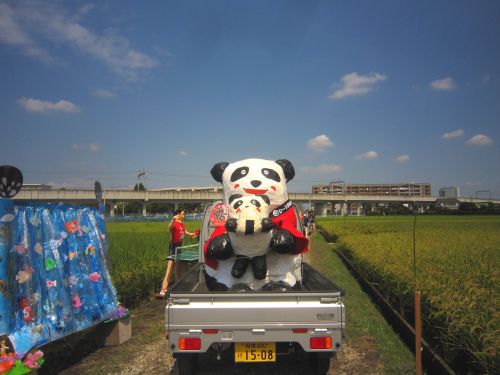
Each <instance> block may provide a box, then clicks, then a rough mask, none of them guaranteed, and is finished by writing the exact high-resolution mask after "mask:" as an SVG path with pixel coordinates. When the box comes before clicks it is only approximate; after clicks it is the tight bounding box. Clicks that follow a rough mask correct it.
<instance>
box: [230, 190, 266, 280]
mask: <svg viewBox="0 0 500 375" xmlns="http://www.w3.org/2000/svg"><path fill="white" fill-rule="evenodd" d="M269 202H270V201H269V198H268V197H267V196H265V195H255V196H250V195H248V196H244V195H242V194H233V195H232V196H230V197H229V219H228V221H227V223H226V228H227V231H228V235H229V240H230V241H231V245H232V248H233V251H234V253H235V254H236V256H237V259H236V260H235V262H234V265H233V268H232V270H231V275H232V276H233V277H235V278H237V279H240V278H241V277H242V276H243V275H244V273H245V271H246V269H247V267H248V264H249V263H250V264H251V265H252V271H253V275H254V277H255V279H257V280H262V279H264V278H265V277H266V273H267V264H266V253H267V251H268V250H269V243H270V242H271V236H272V228H273V222H272V220H271V219H269V217H268V216H269Z"/></svg>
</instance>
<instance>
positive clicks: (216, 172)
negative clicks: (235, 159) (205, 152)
mask: <svg viewBox="0 0 500 375" xmlns="http://www.w3.org/2000/svg"><path fill="white" fill-rule="evenodd" d="M228 165H229V163H228V162H227V161H221V162H220V163H217V164H215V165H214V166H213V167H212V169H211V170H210V174H211V175H212V177H213V178H214V180H215V181H217V182H220V183H222V174H223V173H224V171H225V170H226V168H227V166H228Z"/></svg>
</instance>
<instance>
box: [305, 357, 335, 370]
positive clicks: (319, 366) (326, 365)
mask: <svg viewBox="0 0 500 375" xmlns="http://www.w3.org/2000/svg"><path fill="white" fill-rule="evenodd" d="M331 357H332V355H331V354H330V353H309V364H310V365H311V367H312V369H313V371H314V373H315V374H318V375H325V374H328V370H329V369H330V358H331Z"/></svg>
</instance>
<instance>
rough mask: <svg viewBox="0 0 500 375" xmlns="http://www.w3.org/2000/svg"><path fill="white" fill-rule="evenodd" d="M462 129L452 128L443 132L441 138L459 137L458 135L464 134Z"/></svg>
mask: <svg viewBox="0 0 500 375" xmlns="http://www.w3.org/2000/svg"><path fill="white" fill-rule="evenodd" d="M464 133H465V132H464V131H463V130H462V129H457V130H453V131H451V132H448V133H444V134H443V135H442V136H441V138H442V139H451V138H459V137H462V136H463V135H464Z"/></svg>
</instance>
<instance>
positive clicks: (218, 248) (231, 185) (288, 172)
mask: <svg viewBox="0 0 500 375" xmlns="http://www.w3.org/2000/svg"><path fill="white" fill-rule="evenodd" d="M211 174H212V177H213V178H214V179H215V180H216V181H218V182H220V183H222V185H223V189H224V204H225V205H226V207H228V208H231V207H232V206H231V203H233V205H234V202H235V200H238V199H241V200H243V199H244V198H245V199H247V198H246V197H252V198H254V200H256V201H257V200H258V202H262V201H264V202H266V203H267V204H268V210H269V216H268V220H267V221H265V220H264V221H262V224H261V226H262V227H263V229H264V230H263V231H264V232H265V233H269V245H268V251H267V252H266V253H265V255H264V256H265V258H264V261H265V264H262V263H264V262H263V261H262V258H260V259H261V260H260V261H258V262H255V263H257V264H256V265H255V266H254V264H253V263H252V267H248V269H247V268H246V267H241V268H240V269H239V272H238V268H239V267H238V264H235V262H236V263H237V262H238V261H239V259H241V257H236V255H235V254H236V251H235V248H236V249H238V250H237V251H238V253H241V252H242V246H240V245H241V244H238V243H233V242H234V241H238V239H237V238H235V237H234V236H232V235H231V233H234V232H235V225H237V224H238V219H237V218H236V219H235V220H231V219H230V220H228V221H227V222H226V223H225V225H220V226H218V227H216V228H215V230H214V231H213V233H212V235H211V236H210V238H209V239H208V240H207V241H206V243H205V244H204V250H205V264H206V266H207V267H206V268H205V269H206V274H207V275H206V276H207V285H208V286H209V288H211V289H214V290H226V289H228V288H232V287H234V286H241V285H244V286H248V287H249V288H250V289H253V290H259V289H264V290H284V289H288V288H291V287H294V286H295V284H296V283H297V281H298V279H299V278H300V270H299V269H298V268H299V266H300V259H299V256H297V254H301V253H304V252H306V251H307V249H308V240H307V238H305V237H304V235H303V233H302V232H301V231H300V230H299V229H298V228H297V217H296V212H295V209H294V206H293V205H292V202H291V201H290V200H289V199H288V192H287V186H286V183H287V182H288V181H290V180H291V179H292V178H293V177H294V176H295V170H294V168H293V165H292V163H291V162H290V161H288V160H284V159H282V160H276V161H271V160H263V159H246V160H241V161H238V162H234V163H228V162H221V163H217V164H215V165H214V166H213V168H212V170H211ZM261 204H262V203H261ZM270 222H271V223H272V225H271V226H270V224H269V223H270ZM240 225H241V224H240ZM248 246H249V247H251V246H252V244H251V241H249V244H248ZM243 247H244V246H243ZM243 251H245V250H244V249H243ZM247 251H249V252H251V251H252V249H250V248H248V249H247ZM259 267H265V268H266V270H267V271H266V272H265V277H263V278H261V276H262V275H261V274H259V270H260V271H262V268H259ZM235 268H236V271H235ZM250 268H251V270H250ZM256 270H257V274H256V273H255V271H256ZM256 275H257V277H255V276H256ZM235 276H236V277H235Z"/></svg>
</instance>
